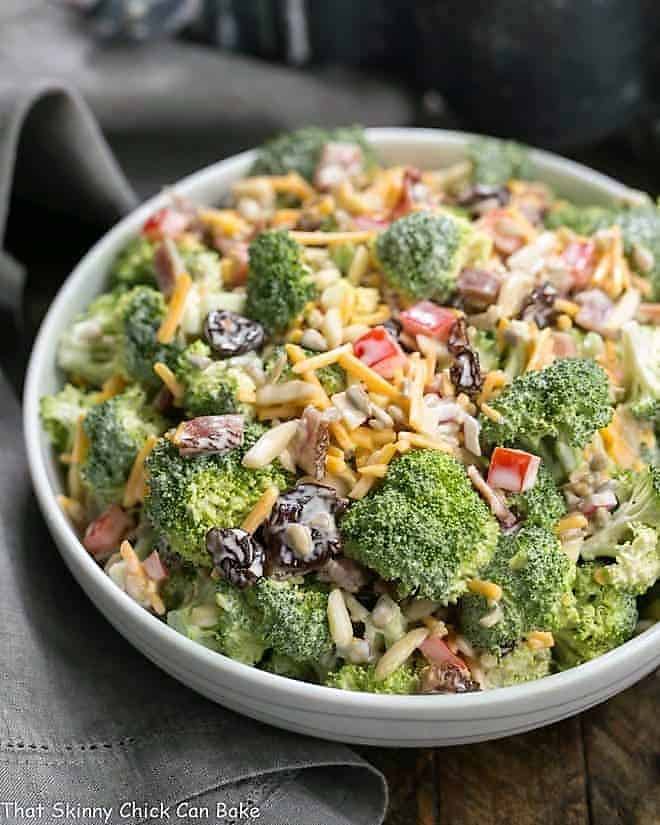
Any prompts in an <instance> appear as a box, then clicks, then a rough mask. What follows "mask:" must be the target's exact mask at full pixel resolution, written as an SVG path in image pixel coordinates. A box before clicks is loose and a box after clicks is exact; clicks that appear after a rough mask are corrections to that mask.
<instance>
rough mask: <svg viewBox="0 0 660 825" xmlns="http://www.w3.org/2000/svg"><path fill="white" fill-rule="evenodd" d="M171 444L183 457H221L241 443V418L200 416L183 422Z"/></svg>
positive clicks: (238, 416) (237, 416)
mask: <svg viewBox="0 0 660 825" xmlns="http://www.w3.org/2000/svg"><path fill="white" fill-rule="evenodd" d="M172 442H173V444H174V445H175V446H176V447H177V448H178V450H179V454H180V455H182V456H185V457H190V456H197V455H222V454H223V453H226V452H229V450H233V449H234V448H235V447H240V446H241V444H242V443H243V416H242V415H202V416H199V418H193V419H191V420H190V421H184V422H182V423H181V424H179V426H178V428H177V430H176V433H175V434H174V437H173V438H172Z"/></svg>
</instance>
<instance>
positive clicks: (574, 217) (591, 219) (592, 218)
mask: <svg viewBox="0 0 660 825" xmlns="http://www.w3.org/2000/svg"><path fill="white" fill-rule="evenodd" d="M614 215H615V210H614V209H612V208H611V207H607V206H577V205H576V204H574V203H569V202H568V201H563V202H561V203H559V204H558V205H557V206H556V207H554V208H553V209H551V210H550V212H548V214H547V215H546V217H545V225H546V226H547V227H548V229H559V227H561V226H565V227H567V228H568V229H572V230H573V232H575V233H576V234H578V235H593V233H594V232H596V231H597V230H599V229H604V228H605V227H608V226H612V224H613V223H614Z"/></svg>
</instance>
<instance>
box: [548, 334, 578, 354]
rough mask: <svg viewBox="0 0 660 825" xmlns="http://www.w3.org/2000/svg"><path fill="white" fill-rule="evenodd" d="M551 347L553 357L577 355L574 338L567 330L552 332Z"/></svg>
mask: <svg viewBox="0 0 660 825" xmlns="http://www.w3.org/2000/svg"><path fill="white" fill-rule="evenodd" d="M552 348H553V353H554V356H555V358H574V357H575V356H576V355H577V346H576V344H575V338H573V336H572V335H571V334H570V333H568V332H553V333H552Z"/></svg>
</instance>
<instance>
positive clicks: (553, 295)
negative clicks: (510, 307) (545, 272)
mask: <svg viewBox="0 0 660 825" xmlns="http://www.w3.org/2000/svg"><path fill="white" fill-rule="evenodd" d="M558 297H559V293H558V292H557V290H556V289H555V288H554V287H553V286H552V284H549V283H544V284H541V285H540V286H537V287H536V289H534V290H532V292H531V293H530V294H529V295H528V296H527V298H526V299H525V301H524V302H523V306H522V309H521V310H520V317H521V318H522V320H523V321H533V322H534V323H535V324H536V326H537V327H538V328H539V329H544V328H545V327H550V326H552V325H553V324H554V322H555V321H556V320H557V315H558V314H559V313H558V312H557V310H556V309H555V301H556V300H557V298H558Z"/></svg>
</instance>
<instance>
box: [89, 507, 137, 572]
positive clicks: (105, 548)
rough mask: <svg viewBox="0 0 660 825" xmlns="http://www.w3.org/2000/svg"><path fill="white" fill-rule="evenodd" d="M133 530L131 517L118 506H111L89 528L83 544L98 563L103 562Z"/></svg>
mask: <svg viewBox="0 0 660 825" xmlns="http://www.w3.org/2000/svg"><path fill="white" fill-rule="evenodd" d="M132 528H133V519H132V518H131V516H129V514H128V513H127V512H125V511H124V510H122V509H121V507H120V506H119V505H118V504H111V505H110V507H108V509H107V510H104V511H103V512H102V513H101V515H100V516H98V517H97V518H95V519H94V521H93V522H91V524H90V525H89V526H88V528H87V530H86V531H85V536H84V538H83V544H84V546H85V549H86V550H87V551H88V552H89V553H91V554H92V556H94V558H95V559H96V560H97V561H103V560H104V559H106V558H108V556H111V555H112V554H113V553H114V552H115V551H116V550H118V549H119V545H120V544H121V541H122V539H124V538H126V535H127V534H128V533H129V532H130V530H132Z"/></svg>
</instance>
